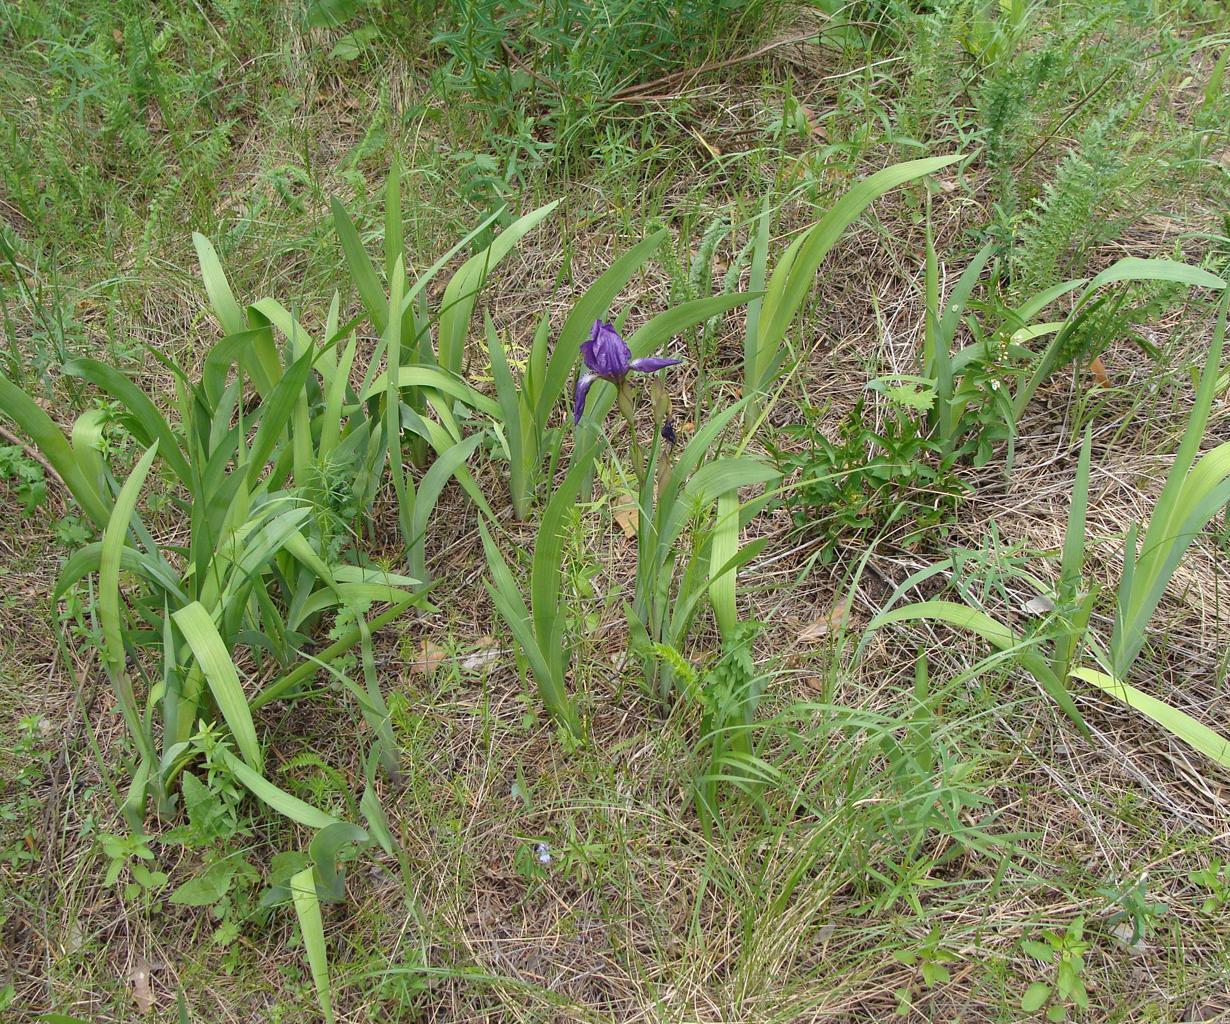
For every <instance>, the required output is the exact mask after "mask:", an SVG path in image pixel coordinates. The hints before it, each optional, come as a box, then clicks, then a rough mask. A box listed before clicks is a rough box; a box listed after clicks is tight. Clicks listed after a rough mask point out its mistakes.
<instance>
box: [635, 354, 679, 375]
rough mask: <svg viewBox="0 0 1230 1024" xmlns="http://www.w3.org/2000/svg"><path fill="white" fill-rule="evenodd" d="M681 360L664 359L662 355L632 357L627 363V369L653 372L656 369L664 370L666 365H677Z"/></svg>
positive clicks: (638, 371)
mask: <svg viewBox="0 0 1230 1024" xmlns="http://www.w3.org/2000/svg"><path fill="white" fill-rule="evenodd" d="M682 362H683V360H682V359H665V358H663V357H662V356H649V357H648V358H645V359H633V360H632V362H630V363H629V364H628V369H629V370H635V371H636V372H637V373H655V372H656V371H658V370H665V369H666V368H667V367H668V366H678V365H679V364H680V363H682Z"/></svg>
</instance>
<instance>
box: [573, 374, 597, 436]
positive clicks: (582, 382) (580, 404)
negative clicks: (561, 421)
mask: <svg viewBox="0 0 1230 1024" xmlns="http://www.w3.org/2000/svg"><path fill="white" fill-rule="evenodd" d="M597 379H598V375H597V374H596V373H587V374H584V375H583V376H582V377H581V378H580V379H579V380H578V381H577V396H576V402H575V404H574V405H573V407H572V425H573V426H574V427H575V426H576V425H577V424H578V423H580V422H581V414H582V413H583V412H585V396H586V395H588V394H589V387H590V385H591V384H593V382H594V381H596V380H597Z"/></svg>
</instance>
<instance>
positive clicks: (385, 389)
mask: <svg viewBox="0 0 1230 1024" xmlns="http://www.w3.org/2000/svg"><path fill="white" fill-rule="evenodd" d="M399 334H400V331H399ZM396 388H397V389H405V388H433V389H435V390H437V391H442V392H444V393H445V394H446V395H449V396H450V397H451V398H456V399H458V400H459V401H461V402H464V403H465V404H466V405H468V406H471V407H472V408H474V409H478V410H479V411H480V412H483V413H486V414H487V415H488V416H491V417H492V418H494V419H497V420H498V419H499V418H500V405H499V403H498V402H496V401H495V400H494V399H492V398H488V397H487V396H486V395H484V394H482V393H481V392H479V391H475V390H474V388H472V387H470V385H469V384H467V383H466V382H465V381H463V380H461V379H460V378H459V377H455V376H453V375H452V374H451V373H449V372H448V371H447V370H443V369H439V368H438V367H435V366H403V367H401V368H400V369H399V370H398V371H397V377H396ZM395 391H396V389H394V388H390V386H389V375H388V372H387V371H386V372H384V373H381V374H380V375H379V376H378V377H377V378H376V379H375V380H374V381H373V382H372V383H371V386H370V387H368V388H367V389H366V390H365V391H364V393H363V395H362V396H361V397H362V400H363V401H365V402H366V401H368V400H369V399H371V398H374V397H375V396H376V395H380V394H383V393H395Z"/></svg>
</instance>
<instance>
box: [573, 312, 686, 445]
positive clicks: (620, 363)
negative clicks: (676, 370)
mask: <svg viewBox="0 0 1230 1024" xmlns="http://www.w3.org/2000/svg"><path fill="white" fill-rule="evenodd" d="M581 358H583V359H584V360H585V367H586V369H588V370H589V373H586V374H582V375H581V378H580V379H579V380H578V381H577V393H576V403H575V405H574V406H573V410H572V422H573V424H577V423H580V422H581V414H582V413H583V412H585V398H586V396H587V395H588V394H589V389H590V385H592V384H593V383H594V381H596V380H606V381H610V382H611V383H612V384H614V385H615V386H616V387H619V385H621V384H622V383H623V382H624V381H625V380H626V379H627V377H628V374H629V373H656V372H657V371H658V370H664V369H666V367H668V366H678V365H679V363H681V362H682V361H683V360H681V359H665V358H663V357H661V356H649V357H648V358H645V359H633V358H632V350H631V349H629V348H628V343H627V342H626V341H624V339H623V338H621V337H620V336H619V332H618V331H617V330H615V328H614V327H612V326H611V325H610V324H609V323H607V322H606V321H605V320H595V321H594V328H593V330H592V331H590V332H589V340H588V341H586V342H584V343H583V344H582V345H581Z"/></svg>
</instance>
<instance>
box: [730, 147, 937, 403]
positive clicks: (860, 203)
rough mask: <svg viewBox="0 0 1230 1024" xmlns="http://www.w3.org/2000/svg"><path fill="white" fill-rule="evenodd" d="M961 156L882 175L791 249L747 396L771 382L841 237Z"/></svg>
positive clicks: (775, 279) (772, 294)
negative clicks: (873, 209) (884, 201)
mask: <svg viewBox="0 0 1230 1024" xmlns="http://www.w3.org/2000/svg"><path fill="white" fill-rule="evenodd" d="M961 158H962V157H961V155H960V154H957V155H954V156H942V157H929V158H926V159H923V160H909V161H906V162H905V163H900V164H895V165H894V166H892V167H886V168H884V169H883V170H881V171H877V172H876V173H875V174H873V175H871V176H870V177H868V178H866V179H864V180H863V181H860V182H859V183H858V184H856V185H855V186H854V187H853V188H851V189H850V190H849V191H848V192H847V193H846V194H845V195H844V196H842V197H841V199H839V200H838V201H837V202H836V203H835V204H834V206H833V208H832V209H831V210H829V212H828V213H827V214H825V216H824V217H822V218H821V219H820V220H819V221H818V222H817V223H816V224H815V225H814V226H812V227H811V228H809V229H808V231H807V232H806V234H805V235H803V236H802V237H801V238H799V239H798V240H796V243H795V244H794V245H792V246H791V248H789V249H788V250H787V253H786V256H785V257H784V258H783V262H782V263H780V264H779V266H778V267H777V268H776V269H775V270H774V271H773V275H772V276H771V277H770V279H769V282H768V285H767V293H766V295H765V301H764V305H763V306H762V308H761V310H760V323H759V330H758V333H757V338H756V347H755V353H754V358H753V359H752V373H751V376H750V377H749V378H748V379H747V380H745V381H744V394H746V395H755V394H757V393H758V392H761V391H762V390H763V389H764V388H765V387H766V386H767V385H768V384H769V382H770V378H771V373H772V371H773V368H774V367H775V366H777V365H780V347H781V344H782V342H783V340H784V339H785V337H786V332H787V330H789V328H790V324H791V322H792V321H793V320H794V318H795V315H796V314H797V313H798V311H799V309H800V308H801V307H802V305H803V300H804V299H805V298H806V297H807V295H808V293H809V292H810V291H811V290H812V287H813V286H814V284H815V277H816V271H817V270H819V268H820V264H821V263H823V262H824V258H825V257H826V256H827V255H828V253H829V250H830V249H832V247H833V246H834V245H835V244H836V242H837V240H838V239H839V238H840V237H841V235H842V233H843V232H844V231H845V229H846V228H847V227H849V226H850V225H851V224H852V223H853V222H854V221H855V220H856V219H857V218H858V217H859V216H860V215H861V214H862V212H863V211H864V210H865V209H867V207H868V206H870V205H871V204H872V203H873V202H874V201H875V200H876V199H878V198H880V196H882V195H884V194H885V193H886V192H891V191H892V190H893V189H895V188H899V187H900V186H902V185H904V184H906V183H907V182H910V181H914V180H915V179H917V178H921V177H924V176H926V175H928V174H934V173H935V172H936V171H939V170H942V169H943V168H945V167H948V166H949V165H951V164H953V163H955V162H956V161H958V160H960V159H961Z"/></svg>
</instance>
